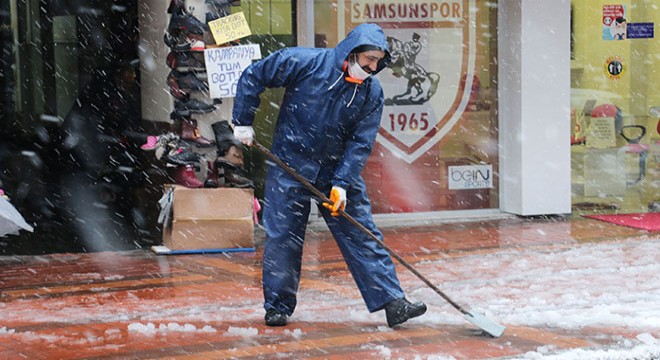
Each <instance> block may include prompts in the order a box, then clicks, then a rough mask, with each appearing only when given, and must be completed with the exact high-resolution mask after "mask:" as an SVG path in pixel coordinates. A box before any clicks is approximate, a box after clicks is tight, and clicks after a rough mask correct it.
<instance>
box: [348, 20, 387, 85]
mask: <svg viewBox="0 0 660 360" xmlns="http://www.w3.org/2000/svg"><path fill="white" fill-rule="evenodd" d="M358 48H361V49H373V48H378V49H379V50H381V51H384V52H385V57H384V58H383V59H382V60H380V61H379V62H378V66H377V67H376V72H374V74H377V73H379V72H380V71H381V70H383V69H384V68H385V67H387V65H389V63H390V58H391V56H390V50H389V48H388V46H387V39H386V38H385V33H384V32H383V29H381V27H380V26H378V25H376V24H368V23H367V24H360V25H358V26H357V27H356V28H355V29H353V30H352V31H351V32H350V33H348V35H347V36H346V38H345V39H344V40H342V41H340V42H339V44H337V46H336V47H335V61H336V62H337V64H338V66H339V67H340V68H341V67H342V66H343V65H344V61H345V60H346V59H347V58H348V54H350V53H351V52H354V51H355V50H358Z"/></svg>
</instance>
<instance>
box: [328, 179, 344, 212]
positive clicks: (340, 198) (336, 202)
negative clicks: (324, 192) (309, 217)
mask: <svg viewBox="0 0 660 360" xmlns="http://www.w3.org/2000/svg"><path fill="white" fill-rule="evenodd" d="M330 201H332V204H330V203H327V202H326V203H323V206H325V207H326V208H327V209H328V210H330V214H331V215H332V216H339V215H341V214H340V213H339V209H341V210H344V209H345V208H346V190H345V189H344V188H341V187H339V186H333V187H332V190H330Z"/></svg>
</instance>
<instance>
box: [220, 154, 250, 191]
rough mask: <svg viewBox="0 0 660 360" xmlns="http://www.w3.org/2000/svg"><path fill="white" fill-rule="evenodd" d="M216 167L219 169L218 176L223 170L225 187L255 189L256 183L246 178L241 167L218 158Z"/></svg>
mask: <svg viewBox="0 0 660 360" xmlns="http://www.w3.org/2000/svg"><path fill="white" fill-rule="evenodd" d="M216 165H217V167H218V174H220V172H221V170H220V169H222V175H223V180H224V183H223V186H225V187H235V188H252V189H254V183H253V182H252V180H250V179H248V178H247V177H245V175H244V174H243V169H242V168H241V167H239V166H236V165H234V164H232V163H230V162H228V161H226V160H223V159H221V158H218V159H217V160H216Z"/></svg>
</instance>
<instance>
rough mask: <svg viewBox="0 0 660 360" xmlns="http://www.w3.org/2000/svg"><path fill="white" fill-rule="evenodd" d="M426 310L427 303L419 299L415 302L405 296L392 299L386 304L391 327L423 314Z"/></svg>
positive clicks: (386, 313) (388, 321) (388, 322)
mask: <svg viewBox="0 0 660 360" xmlns="http://www.w3.org/2000/svg"><path fill="white" fill-rule="evenodd" d="M425 312H426V305H425V304H424V303H423V302H421V301H418V302H416V303H414V304H413V303H411V302H410V301H408V300H407V299H405V298H404V299H398V300H393V301H390V302H389V303H387V305H385V316H386V317H387V326H389V327H394V326H396V325H399V324H402V323H404V322H406V321H407V320H409V319H412V318H414V317H418V316H421V315H423V314H424V313H425Z"/></svg>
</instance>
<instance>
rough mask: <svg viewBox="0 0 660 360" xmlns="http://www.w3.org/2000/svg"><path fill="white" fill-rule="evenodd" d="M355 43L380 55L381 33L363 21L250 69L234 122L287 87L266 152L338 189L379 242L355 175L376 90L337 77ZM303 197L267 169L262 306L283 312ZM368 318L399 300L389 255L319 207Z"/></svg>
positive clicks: (303, 217)
mask: <svg viewBox="0 0 660 360" xmlns="http://www.w3.org/2000/svg"><path fill="white" fill-rule="evenodd" d="M362 45H372V46H377V47H378V48H380V49H381V50H383V51H385V53H386V56H385V59H383V60H381V62H379V64H378V67H377V72H378V71H380V70H382V69H383V68H384V67H385V66H386V64H387V61H389V57H390V55H389V51H388V47H387V41H386V38H385V34H384V33H383V31H382V29H381V28H380V27H379V26H377V25H374V24H362V25H360V26H358V27H356V28H355V29H354V30H353V31H351V32H350V33H349V34H348V36H347V37H346V38H345V39H344V40H342V41H341V42H340V43H339V44H338V45H337V47H335V48H334V49H318V48H285V49H282V50H279V51H277V52H275V53H273V54H271V55H270V56H268V57H266V58H265V59H263V60H261V61H259V62H256V63H254V64H252V65H251V66H249V67H248V68H247V69H246V70H245V71H244V72H243V74H242V75H241V78H240V79H239V82H238V89H237V94H236V98H235V101H234V109H233V123H234V124H235V125H242V126H248V125H252V121H253V120H254V115H255V111H256V109H257V108H258V107H259V95H260V94H261V93H262V92H263V91H264V90H265V88H266V87H285V88H286V91H285V94H284V99H283V101H282V106H281V108H280V113H279V117H278V121H277V124H276V127H275V134H274V138H273V146H272V152H273V153H274V154H275V155H277V156H278V157H279V158H280V159H282V160H283V161H284V162H286V163H287V164H288V165H289V166H290V167H292V168H293V169H294V170H295V171H296V172H298V173H299V174H300V175H302V176H303V177H305V178H306V179H307V180H309V182H310V183H312V184H314V186H315V187H317V188H318V189H319V190H320V191H321V192H322V193H324V194H329V193H330V190H331V188H332V186H333V185H336V186H340V187H342V188H344V189H346V193H347V196H346V198H347V202H346V209H345V211H346V212H347V213H348V214H350V215H351V216H352V217H354V218H355V219H356V220H357V221H359V222H360V223H361V224H363V225H364V226H365V227H366V228H367V229H369V230H370V231H371V232H372V233H373V234H375V235H376V236H377V237H378V238H379V239H381V240H382V238H383V236H382V234H381V232H380V231H379V230H378V229H377V228H376V225H375V224H374V222H373V219H372V216H371V204H370V202H369V199H368V198H367V192H366V188H365V184H364V180H363V179H362V176H361V172H362V169H363V167H364V165H365V162H366V161H367V158H368V157H369V155H370V154H371V150H372V147H373V143H374V140H375V138H376V134H377V132H378V128H379V126H380V119H381V114H382V111H383V90H382V88H381V85H380V83H379V82H378V80H377V79H375V78H374V77H373V76H371V77H369V78H368V79H366V80H365V81H364V82H363V83H362V84H359V85H358V84H354V83H350V82H347V81H345V80H344V77H345V76H347V75H346V74H345V73H344V70H343V69H344V63H345V60H346V59H347V57H348V55H349V53H350V52H351V51H353V50H354V49H356V48H357V47H359V46H362ZM310 197H311V193H310V192H309V191H308V190H307V189H306V188H305V187H304V186H303V185H302V184H300V183H299V182H298V181H296V180H295V179H294V178H293V177H291V176H290V175H288V174H287V173H286V172H285V171H284V170H282V169H280V168H279V167H278V166H277V165H275V164H269V168H268V174H267V176H266V185H265V206H264V215H263V220H264V226H265V228H266V242H265V245H264V256H263V280H262V281H263V291H264V300H265V302H264V308H265V309H266V310H268V309H270V308H275V309H276V310H278V311H280V312H282V313H284V314H286V315H288V316H290V315H291V314H292V313H293V311H294V309H295V307H296V293H297V290H298V284H299V281H300V270H301V260H302V252H303V241H304V236H305V230H306V224H307V220H308V217H309V210H310ZM319 211H320V213H321V214H322V216H323V218H324V219H325V221H326V223H327V224H328V227H329V229H330V230H331V232H332V234H333V236H334V238H335V240H336V242H337V244H338V246H339V249H340V250H341V252H342V255H343V256H344V259H345V261H346V264H347V265H348V268H349V270H350V271H351V274H352V275H353V278H354V279H355V282H356V283H357V286H358V288H359V290H360V292H361V294H362V297H363V298H364V301H365V303H366V305H367V308H368V310H369V311H370V312H374V311H378V310H380V309H382V308H383V307H384V306H385V305H386V304H387V303H388V302H390V301H392V300H396V299H402V298H403V297H404V293H403V290H402V289H401V286H400V284H399V280H398V278H397V275H396V271H395V268H394V264H393V262H392V259H391V258H390V256H389V254H388V253H387V252H386V251H385V250H383V249H382V248H381V247H380V246H379V245H378V244H377V243H376V242H375V241H374V240H373V239H371V238H369V237H368V236H367V235H365V234H364V233H363V232H361V231H360V230H358V228H357V227H355V225H353V224H351V223H349V222H348V221H347V220H346V219H345V218H343V217H333V216H332V215H330V212H329V210H327V209H326V208H324V207H323V206H319Z"/></svg>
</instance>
